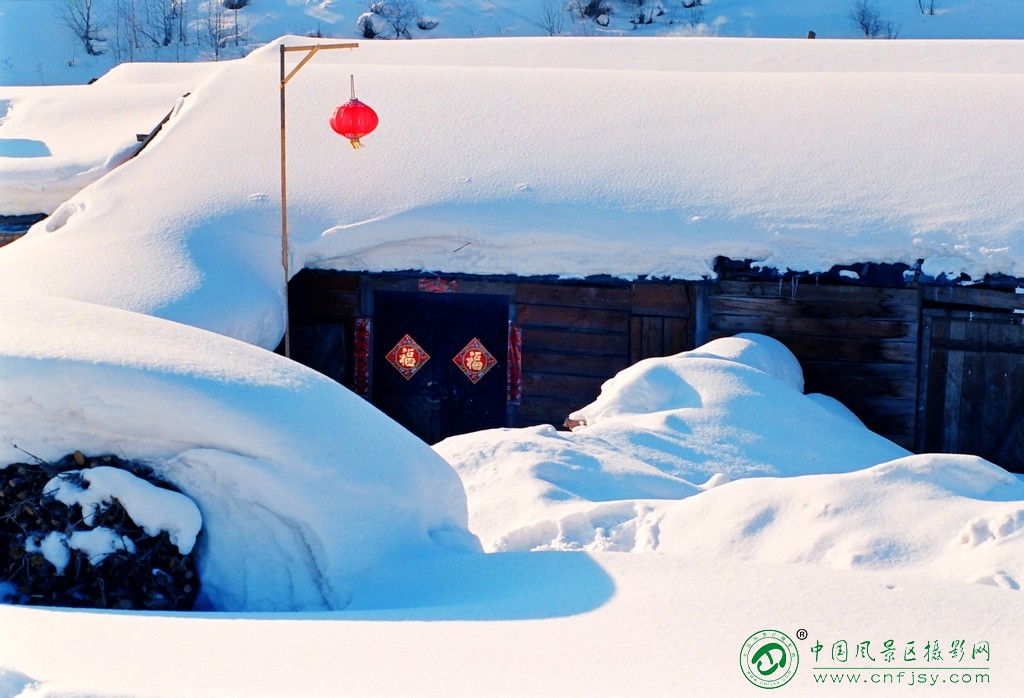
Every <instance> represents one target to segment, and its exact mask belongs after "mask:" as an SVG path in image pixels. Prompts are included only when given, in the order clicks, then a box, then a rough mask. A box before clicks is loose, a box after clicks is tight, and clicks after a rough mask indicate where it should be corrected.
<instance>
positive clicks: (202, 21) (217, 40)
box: [196, 0, 227, 61]
mask: <svg viewBox="0 0 1024 698" xmlns="http://www.w3.org/2000/svg"><path fill="white" fill-rule="evenodd" d="M226 21H227V20H226V17H225V9H224V5H223V4H222V3H221V1H220V0H208V2H207V3H206V14H205V15H204V16H200V17H199V22H198V23H197V25H196V43H197V44H198V45H199V46H200V47H202V51H203V53H204V54H205V56H206V57H207V58H208V59H210V60H213V61H219V60H220V59H221V56H222V55H223V53H224V44H225V43H226V40H225V25H226Z"/></svg>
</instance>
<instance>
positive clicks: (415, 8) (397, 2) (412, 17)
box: [366, 0, 421, 39]
mask: <svg viewBox="0 0 1024 698" xmlns="http://www.w3.org/2000/svg"><path fill="white" fill-rule="evenodd" d="M366 7H367V9H368V10H369V11H370V12H371V13H373V14H374V15H376V16H378V17H380V18H381V19H383V20H384V22H385V23H386V24H387V25H388V27H389V28H390V32H389V34H390V36H385V35H384V34H381V33H378V34H377V36H381V37H382V38H392V39H411V38H412V34H411V33H410V32H409V26H410V25H413V24H416V22H417V21H418V20H419V19H420V14H421V13H420V8H419V5H418V4H417V3H416V0H383V1H381V2H373V1H372V0H367V3H366Z"/></svg>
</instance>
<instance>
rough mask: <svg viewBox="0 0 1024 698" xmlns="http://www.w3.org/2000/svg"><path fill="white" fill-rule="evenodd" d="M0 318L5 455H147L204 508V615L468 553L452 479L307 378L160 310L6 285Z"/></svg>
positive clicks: (306, 606) (330, 598)
mask: <svg viewBox="0 0 1024 698" xmlns="http://www.w3.org/2000/svg"><path fill="white" fill-rule="evenodd" d="M0 326H2V327H4V332H3V334H2V335H0V384H2V385H3V386H4V389H3V391H2V392H0V436H2V437H3V441H0V463H10V462H14V461H18V460H23V459H24V455H25V454H24V453H23V452H22V451H20V450H19V448H18V447H20V448H22V449H24V450H25V451H29V452H31V453H33V454H34V455H36V456H38V457H40V458H43V459H54V458H57V457H59V456H60V455H62V454H64V453H68V452H71V451H74V450H76V449H78V450H82V451H84V452H91V453H123V454H125V455H127V456H129V457H131V458H133V459H138V460H144V461H146V462H147V463H148V464H149V465H150V466H152V467H153V469H154V470H155V472H156V473H157V474H158V475H160V476H161V477H163V478H165V479H166V480H168V481H170V482H172V483H173V484H174V485H176V486H177V487H178V488H180V489H181V490H182V491H183V492H184V493H185V494H186V495H187V496H188V497H190V498H191V499H192V500H193V501H194V502H195V503H196V504H197V505H198V507H199V509H200V511H201V513H202V519H203V526H204V530H205V535H204V536H203V537H202V538H201V542H200V544H199V546H198V555H199V564H200V568H199V573H200V578H201V580H202V585H203V597H202V598H201V600H200V602H201V603H202V604H203V605H204V606H209V607H212V608H216V609H219V610H233V611H242V610H249V611H253V610H300V609H301V610H312V609H337V608H343V607H345V606H347V605H348V604H349V602H350V601H351V600H352V598H353V596H354V595H358V594H359V593H360V592H359V589H360V585H364V584H365V585H372V584H373V583H374V578H375V576H376V575H380V574H384V571H385V570H387V569H388V567H389V565H391V564H393V563H394V562H395V561H398V560H406V559H408V558H409V557H410V556H424V555H426V556H430V555H443V554H446V553H448V552H451V551H459V552H465V551H476V550H479V543H478V542H477V540H476V539H475V537H474V536H473V535H472V534H470V533H469V532H468V530H467V528H466V517H467V514H466V502H465V494H464V491H463V489H462V485H461V483H460V482H459V480H458V478H457V476H456V475H455V473H454V472H453V471H452V469H451V468H450V467H448V466H447V465H446V464H445V463H444V461H443V460H441V459H440V458H439V457H437V455H436V454H434V453H432V452H431V451H430V449H429V448H428V447H427V446H425V445H424V444H423V443H422V442H420V441H419V440H418V439H416V438H415V437H413V436H412V435H410V434H408V433H407V432H405V431H404V430H403V429H401V428H400V427H399V426H397V425H396V424H395V423H394V422H392V421H391V420H390V419H388V418H387V417H385V416H384V415H383V414H381V413H380V412H378V411H377V410H376V409H374V408H373V407H371V406H370V405H368V404H367V403H366V402H364V401H363V400H361V399H359V398H358V397H356V396H355V395H353V394H352V393H350V392H349V391H347V390H345V389H344V388H343V387H341V386H340V385H338V384H336V383H334V382H333V381H331V380H329V379H327V378H325V377H323V376H320V375H319V374H316V373H314V372H313V371H310V370H308V369H305V368H303V367H301V366H299V365H297V364H294V363H292V362H290V361H287V360H285V359H283V358H281V357H278V356H276V355H274V354H271V353H269V352H266V351H263V350H261V349H258V348H255V347H251V346H248V345H246V344H243V343H241V342H237V341H235V340H231V339H227V338H225V337H221V336H218V335H214V334H211V333H208V332H204V331H201V330H195V329H193V328H188V327H185V326H182V325H176V324H174V323H170V322H167V321H163V320H159V319H156V318H151V317H147V316H142V315H136V314H133V313H128V312H125V311H120V310H113V309H109V308H102V307H99V306H92V305H88V304H83V303H75V302H68V301H57V300H53V299H46V298H40V297H36V296H29V295H21V294H16V293H15V294H8V296H7V297H6V298H5V299H4V300H3V301H0ZM15 444H17V446H15Z"/></svg>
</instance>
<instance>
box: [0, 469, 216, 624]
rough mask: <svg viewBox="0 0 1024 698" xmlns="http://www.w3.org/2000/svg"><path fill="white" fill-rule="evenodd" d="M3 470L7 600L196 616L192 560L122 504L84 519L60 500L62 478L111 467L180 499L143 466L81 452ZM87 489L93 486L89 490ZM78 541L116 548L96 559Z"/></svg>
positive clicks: (0, 514)
mask: <svg viewBox="0 0 1024 698" xmlns="http://www.w3.org/2000/svg"><path fill="white" fill-rule="evenodd" d="M35 460H36V462H32V463H12V464H10V465H6V466H4V465H0V600H2V601H5V602H7V603H16V604H30V605H43V606H65V607H72V608H108V609H135V610H159V611H166V610H179V611H180V610H189V609H191V608H192V607H193V604H194V603H195V599H196V595H197V594H198V592H199V576H198V574H197V573H196V562H195V560H194V559H193V556H194V549H193V552H191V553H189V554H187V555H185V554H182V553H181V552H180V551H179V549H178V546H176V545H175V544H174V543H172V542H171V540H170V537H169V535H168V533H167V532H166V531H160V532H159V534H158V535H150V534H148V533H146V531H144V530H143V529H142V528H141V527H140V526H139V525H137V524H136V522H135V521H133V520H132V518H131V516H129V515H128V512H127V511H126V510H125V508H124V506H122V503H121V502H119V501H118V500H117V499H116V498H111V499H110V500H109V501H103V502H102V505H100V506H96V507H95V508H93V510H92V511H90V512H88V513H85V512H83V511H82V507H81V506H80V505H78V504H72V505H68V504H65V503H63V502H61V501H59V500H58V499H57V498H56V497H55V496H54V490H55V489H56V488H55V487H54V485H53V483H54V482H59V480H55V478H58V477H59V478H65V479H67V478H76V479H77V481H78V482H79V483H80V482H81V480H82V477H81V475H80V473H81V472H84V471H86V469H89V468H94V467H99V466H108V467H114V468H119V469H122V470H125V471H128V472H129V473H131V474H132V475H134V476H135V477H137V478H139V479H141V480H144V481H146V482H148V483H150V484H152V485H154V486H156V487H159V488H163V489H169V490H173V491H177V490H176V488H174V487H173V486H172V485H170V484H169V483H167V482H166V481H164V480H162V479H161V478H159V477H158V476H156V475H155V474H154V473H153V471H152V469H151V468H149V467H147V466H146V465H145V464H143V463H139V462H135V461H130V460H126V459H123V458H118V457H116V456H111V455H104V456H97V457H93V458H90V457H88V456H85V455H84V454H82V453H81V452H78V451H76V452H75V453H73V454H70V455H67V456H65V457H64V458H62V459H60V460H58V461H56V462H44V461H42V460H39V459H35ZM85 486H86V487H88V484H86V485H85ZM76 534H77V536H78V537H79V538H77V539H79V540H80V539H81V537H82V536H92V537H93V538H97V537H98V538H100V539H103V538H104V537H106V540H107V541H108V542H109V541H113V542H114V545H113V546H112V549H111V550H108V551H104V552H103V553H102V554H97V553H95V551H90V549H89V547H88V546H84V550H83V546H75V545H69V541H75V540H76Z"/></svg>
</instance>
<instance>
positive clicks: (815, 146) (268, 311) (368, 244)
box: [0, 37, 1024, 346]
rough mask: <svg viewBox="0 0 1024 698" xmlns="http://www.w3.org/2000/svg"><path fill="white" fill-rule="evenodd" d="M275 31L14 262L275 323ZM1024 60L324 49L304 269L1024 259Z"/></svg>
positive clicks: (132, 297)
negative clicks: (353, 124) (350, 136)
mask: <svg viewBox="0 0 1024 698" xmlns="http://www.w3.org/2000/svg"><path fill="white" fill-rule="evenodd" d="M284 41H285V42H286V43H288V44H292V45H297V44H309V42H310V40H309V39H306V38H302V37H289V38H286V39H284ZM277 46H278V44H273V45H269V46H267V47H265V48H263V49H261V50H259V51H257V52H255V53H253V54H251V55H250V56H249V57H247V58H246V59H244V60H240V61H233V62H227V63H224V64H221V65H220V66H219V68H218V70H216V71H215V72H214V73H212V74H211V75H209V77H208V78H207V79H206V80H205V81H203V82H201V84H198V85H197V86H196V87H195V89H194V90H193V94H192V95H191V96H190V97H189V98H187V99H186V100H185V101H184V102H183V104H182V106H181V108H180V110H179V111H178V112H177V113H176V115H175V116H174V117H173V118H172V119H171V121H170V122H169V123H168V124H167V126H166V127H165V128H164V131H163V132H162V134H161V135H160V136H159V137H158V138H157V139H156V140H155V141H154V142H153V143H152V144H151V145H150V146H149V148H147V150H146V151H145V152H144V153H143V155H142V156H140V157H138V158H136V159H135V160H133V161H132V162H131V163H129V164H127V165H125V166H124V167H121V168H119V169H117V170H115V171H114V172H113V173H111V174H110V175H108V176H106V177H104V178H103V179H102V180H101V181H99V182H97V183H96V184H94V185H93V186H91V187H89V188H87V189H85V190H84V191H82V192H81V193H80V194H78V195H76V196H74V197H72V198H71V199H70V201H68V202H67V203H65V204H63V205H62V206H61V207H60V208H59V209H58V210H57V211H56V212H55V213H54V215H53V216H51V218H50V219H49V220H47V221H44V222H42V223H40V224H39V225H37V226H36V228H34V229H33V231H32V232H31V233H30V234H29V235H28V236H27V237H26V238H25V239H24V240H22V241H19V242H18V243H16V244H14V245H12V246H10V247H9V248H7V249H5V250H4V251H3V253H2V254H0V271H2V273H3V274H4V277H5V279H9V280H10V282H12V283H17V284H19V285H21V286H23V287H29V288H45V292H46V293H48V294H51V295H59V296H66V297H71V298H76V299H82V300H90V301H95V302H99V303H104V304H109V305H114V306H117V307H122V308H128V309H131V310H137V311H141V312H145V313H151V314H155V315H158V316H162V317H167V318H171V319H175V320H179V321H183V322H186V323H188V324H193V325H198V326H200V327H205V328H209V329H213V330H215V331H218V332H222V333H225V334H229V335H232V336H236V337H239V338H242V339H245V340H247V341H251V342H254V343H258V344H262V345H264V346H272V345H274V344H276V342H277V340H278V338H279V337H280V335H281V331H282V325H281V316H282V313H281V307H282V305H281V304H282V300H283V292H282V279H283V274H282V272H281V268H280V263H279V246H280V232H279V230H280V228H279V226H280V218H279V216H280V213H279V210H280V209H279V206H280V200H279V186H280V185H279V179H278V177H279V135H278V134H279V129H278V125H279V116H278V104H279V102H278V95H279V92H278V87H277V85H278V56H279V52H278V49H277ZM299 57H300V56H299V55H295V54H291V55H290V57H289V61H290V63H291V64H293V65H294V63H295V62H297V61H298V59H299ZM1022 58H1024V45H1022V44H1020V43H1019V42H1004V41H978V42H966V41H944V42H927V41H900V42H869V41H822V40H815V41H808V40H747V39H695V38H686V39H684V38H666V39H646V40H633V39H606V40H602V41H600V42H593V41H588V40H585V39H562V38H533V39H475V40H438V41H431V42H363V43H362V44H361V45H360V48H359V49H358V50H355V51H327V52H322V53H320V54H318V55H317V56H316V57H315V58H314V60H312V61H311V62H310V63H308V64H307V65H306V66H305V67H304V68H303V69H302V71H301V72H300V73H298V74H297V75H296V77H295V78H294V79H293V80H292V81H291V82H290V83H289V85H288V93H287V94H288V98H287V99H288V101H287V105H288V160H289V171H288V177H289V192H288V193H289V213H290V232H291V245H292V264H291V268H292V271H293V273H294V272H295V271H297V270H298V269H300V268H302V267H304V266H310V267H324V268H335V269H344V270H360V271H361V270H367V271H387V270H407V269H415V270H432V271H439V272H446V273H473V274H522V275H538V274H545V275H552V274H553V275H562V276H570V277H580V276H587V275H594V274H607V275H613V276H620V277H625V278H631V277H636V276H641V275H652V276H667V277H674V278H689V279H692V278H701V277H703V276H707V275H710V274H712V265H713V263H714V260H715V258H716V257H717V256H719V255H724V256H728V257H732V258H739V259H753V260H755V262H757V263H760V264H764V265H769V266H773V267H777V268H780V269H787V268H789V269H794V270H807V271H818V270H825V269H828V268H830V267H831V266H833V265H835V264H844V263H856V262H863V261H876V262H906V263H911V264H912V263H915V262H917V261H918V260H924V265H925V270H926V271H929V272H932V273H936V274H937V273H939V272H948V273H959V272H966V273H967V274H970V275H971V276H972V277H975V278H978V277H980V276H982V275H984V274H986V273H992V272H1001V273H1005V274H1010V275H1014V276H1024V263H1022V260H1024V255H1022V254H1021V252H1022V242H1024V241H1022V235H1021V233H1022V231H1024V200H1022V199H1021V198H1020V197H1019V192H1020V190H1021V189H1022V181H1021V180H1022V177H1024V167H1022V165H1024V148H1022V146H1021V143H1020V138H1019V121H1020V109H1019V105H1020V104H1021V103H1022V102H1024V60H1022ZM142 69H144V68H137V70H142ZM349 74H354V75H355V78H356V89H357V93H358V96H359V97H360V99H362V100H363V101H364V102H366V103H367V104H370V105H371V106H372V107H373V108H374V109H375V110H376V111H377V112H378V114H379V115H380V120H381V125H380V127H379V128H378V130H377V131H376V132H374V133H373V134H372V135H370V136H368V137H367V138H365V139H364V144H365V146H366V147H365V148H363V149H361V150H358V151H353V150H352V149H351V148H349V146H348V144H347V142H345V141H344V140H343V139H340V138H339V137H338V136H337V135H335V134H334V133H333V132H331V131H330V129H329V128H328V126H327V117H328V116H329V114H330V112H331V109H332V108H333V107H334V106H335V105H337V104H339V103H341V102H343V101H345V100H347V99H348V76H349ZM15 106H17V103H15ZM2 133H3V132H2V131H0V135H2ZM40 139H41V140H45V134H44V135H42V136H41V137H40ZM100 248H102V249H103V250H104V254H103V255H102V256H101V255H97V254H94V253H93V252H94V251H95V250H97V249H100ZM98 259H102V260H103V263H102V265H101V266H102V268H97V267H96V265H95V263H94V262H93V260H98Z"/></svg>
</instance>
